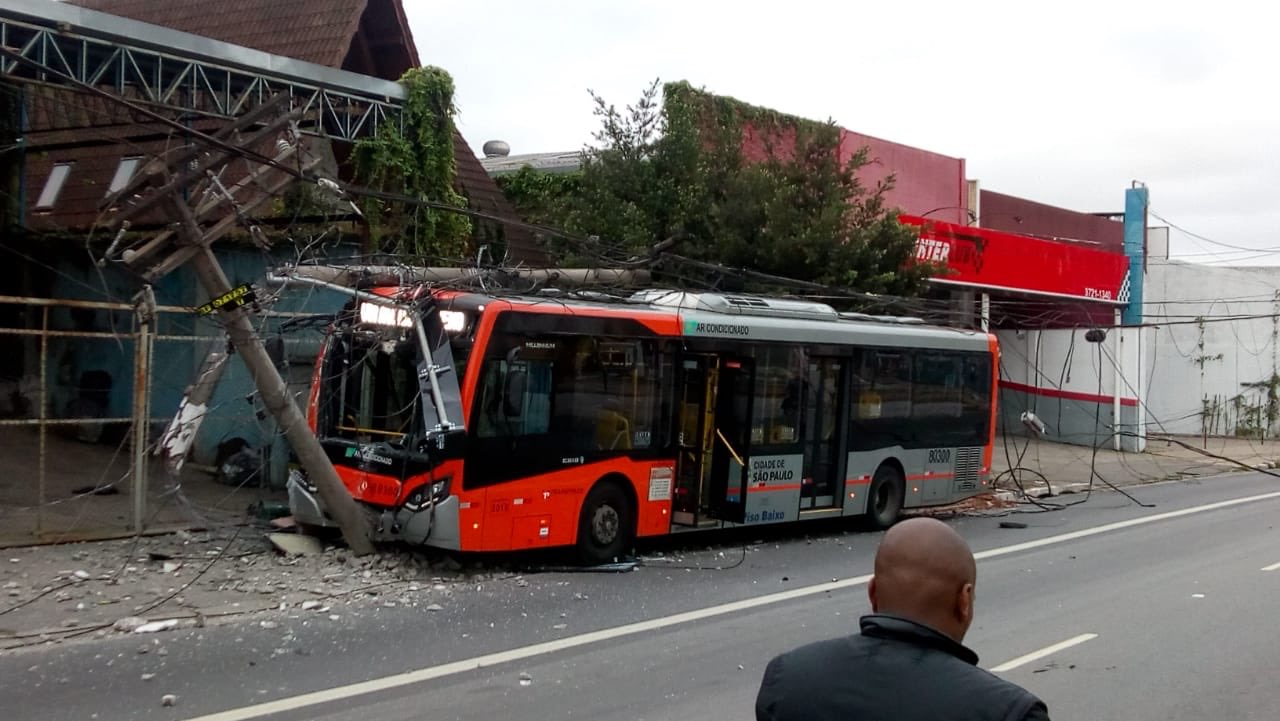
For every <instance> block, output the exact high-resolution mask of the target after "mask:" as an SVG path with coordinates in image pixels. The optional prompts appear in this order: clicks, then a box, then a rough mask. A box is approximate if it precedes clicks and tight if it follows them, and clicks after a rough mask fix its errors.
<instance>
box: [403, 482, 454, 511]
mask: <svg viewBox="0 0 1280 721" xmlns="http://www.w3.org/2000/svg"><path fill="white" fill-rule="evenodd" d="M452 480H453V479H452V477H450V476H445V477H444V478H442V479H440V480H438V481H435V482H434V483H432V484H431V485H430V486H429V487H428V486H426V485H423V486H420V487H419V488H418V489H417V490H415V491H414V492H413V493H410V494H409V497H408V498H406V499H405V501H404V507H405V508H406V509H407V510H409V511H413V512H414V513H417V512H418V511H421V510H423V509H424V508H426V507H427V506H428V505H435V504H437V503H439V502H441V501H443V500H444V499H446V498H448V497H449V486H450V483H451V481H452ZM428 494H430V495H428Z"/></svg>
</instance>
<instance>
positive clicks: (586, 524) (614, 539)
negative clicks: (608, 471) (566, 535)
mask: <svg viewBox="0 0 1280 721" xmlns="http://www.w3.org/2000/svg"><path fill="white" fill-rule="evenodd" d="M634 537H635V514H634V512H633V511H632V508H631V500H630V499H629V498H628V497H627V493H626V491H624V490H623V489H622V488H621V487H620V486H619V485H618V484H617V483H615V482H613V481H609V480H605V481H601V482H599V483H597V484H596V485H595V486H594V487H592V489H591V492H590V493H588V494H587V498H586V500H585V501H583V502H582V512H581V514H580V515H579V517H578V544H577V545H578V557H579V558H580V559H581V560H582V561H583V562H584V563H587V564H590V565H597V564H601V563H609V562H611V561H613V560H615V559H617V558H619V557H620V556H622V554H623V553H624V552H626V550H627V549H628V548H630V546H631V542H632V540H633V538H634Z"/></svg>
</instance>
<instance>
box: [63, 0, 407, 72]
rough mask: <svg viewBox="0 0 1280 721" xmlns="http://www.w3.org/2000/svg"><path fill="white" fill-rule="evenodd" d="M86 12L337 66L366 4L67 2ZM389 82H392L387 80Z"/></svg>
mask: <svg viewBox="0 0 1280 721" xmlns="http://www.w3.org/2000/svg"><path fill="white" fill-rule="evenodd" d="M68 2H69V3H70V4H72V5H79V6H80V7H83V8H88V9H90V10H98V11H100V12H104V13H110V14H112V15H120V16H122V17H126V18H130V19H133V20H137V21H139V22H145V23H151V24H152V25H161V26H163V27H167V28H172V29H174V30H181V31H182V32H187V33H191V34H193V35H203V36H205V37H209V38H213V39H215V40H222V41H224V42H229V43H235V44H236V45H244V46H246V47H251V48H254V49H256V50H261V51H263V52H267V53H273V54H276V55H284V56H287V57H291V58H294V59H297V60H305V61H307V62H312V63H317V64H319V65H325V66H328V67H331V68H338V67H342V61H343V60H345V59H346V57H347V50H348V49H350V47H351V40H352V38H354V37H355V34H356V29H357V28H358V27H359V25H360V16H361V14H363V13H364V9H365V5H366V0H68ZM389 79H390V80H395V79H396V78H389Z"/></svg>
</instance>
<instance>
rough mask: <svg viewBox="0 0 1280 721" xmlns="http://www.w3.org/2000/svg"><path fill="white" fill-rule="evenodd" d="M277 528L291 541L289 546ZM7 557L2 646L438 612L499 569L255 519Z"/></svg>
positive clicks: (1, 567) (0, 573) (1, 580)
mask: <svg viewBox="0 0 1280 721" xmlns="http://www.w3.org/2000/svg"><path fill="white" fill-rule="evenodd" d="M269 536H270V537H269ZM280 536H289V537H290V538H289V539H286V540H284V541H283V543H281V541H280V538H279V537H280ZM298 539H305V540H302V541H301V544H302V545H299V544H298V543H297V540H298ZM282 545H283V546H284V547H285V548H281V546H282ZM299 548H305V551H304V552H301V553H299V552H297V550H298V549H299ZM286 549H289V550H286ZM4 557H7V559H8V562H5V563H0V589H3V593H2V594H0V650H4V649H8V648H18V647H23V646H30V645H34V644H40V643H61V642H68V641H72V640H75V639H81V638H101V637H104V635H114V634H126V633H127V634H136V633H140V634H163V633H165V632H167V631H171V630H174V629H180V628H188V627H195V626H202V625H204V624H205V623H217V622H224V621H231V620H234V619H244V618H246V617H250V616H253V615H255V614H256V615H260V616H261V618H263V619H266V620H262V621H261V624H262V626H263V627H264V628H267V627H269V626H268V624H277V622H276V621H273V620H271V618H268V616H270V614H271V612H280V611H284V612H294V613H296V612H307V613H313V614H316V615H317V618H320V619H329V620H330V621H336V620H338V619H340V618H342V614H340V613H338V612H337V611H338V610H339V607H343V606H352V607H359V606H369V607H373V606H377V607H383V606H385V607H420V608H423V609H424V610H428V611H440V610H444V608H445V606H444V605H443V603H445V602H447V601H448V599H449V598H450V597H451V596H452V595H453V594H454V593H455V591H456V590H460V589H469V588H473V587H474V585H475V582H476V581H477V580H482V581H483V580H487V579H489V578H493V577H497V576H498V575H499V574H501V573H502V571H501V570H500V569H479V570H476V569H472V570H470V571H468V570H464V568H463V565H462V564H461V563H459V562H458V561H457V560H455V559H453V558H450V557H448V556H446V555H444V554H442V553H439V552H432V551H428V550H412V551H411V550H408V549H404V548H388V549H384V550H383V552H381V553H379V554H375V555H372V556H367V557H360V558H357V557H355V556H354V555H352V554H351V553H350V552H349V551H347V550H346V549H345V548H343V547H339V546H334V545H327V544H326V543H324V542H322V541H321V540H320V539H316V538H311V537H306V536H301V535H298V534H288V533H267V532H266V529H250V528H247V527H246V528H241V529H239V530H237V529H235V528H228V529H221V530H218V531H215V532H189V531H184V532H182V533H180V534H174V535H167V536H155V537H143V538H138V539H129V540H123V541H103V542H94V543H81V544H67V545H60V546H32V547H25V548H10V549H7V550H6V551H5V552H4ZM331 611H333V612H332V613H331Z"/></svg>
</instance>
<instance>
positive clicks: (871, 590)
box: [867, 576, 880, 613]
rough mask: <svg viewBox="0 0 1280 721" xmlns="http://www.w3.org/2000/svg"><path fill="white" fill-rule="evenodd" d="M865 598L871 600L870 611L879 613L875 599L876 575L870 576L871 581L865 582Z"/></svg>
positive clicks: (878, 606) (878, 605)
mask: <svg viewBox="0 0 1280 721" xmlns="http://www.w3.org/2000/svg"><path fill="white" fill-rule="evenodd" d="M867 600H869V601H871V612H872V613H879V612H880V604H879V603H878V602H877V601H876V577H875V576H872V577H871V582H870V583H868V584H867Z"/></svg>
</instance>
